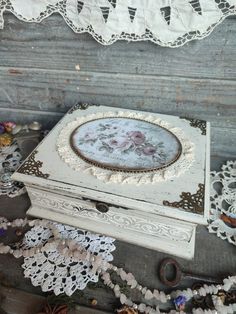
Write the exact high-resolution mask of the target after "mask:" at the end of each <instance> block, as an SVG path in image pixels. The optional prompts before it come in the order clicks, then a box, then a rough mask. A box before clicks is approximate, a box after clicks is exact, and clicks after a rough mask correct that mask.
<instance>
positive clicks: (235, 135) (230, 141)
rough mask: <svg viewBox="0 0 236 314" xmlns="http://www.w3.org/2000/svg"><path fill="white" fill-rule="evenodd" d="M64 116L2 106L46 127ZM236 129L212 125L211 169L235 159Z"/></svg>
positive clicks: (4, 113) (1, 113)
mask: <svg viewBox="0 0 236 314" xmlns="http://www.w3.org/2000/svg"><path fill="white" fill-rule="evenodd" d="M62 116H63V114H62V113H55V112H48V111H47V112H46V111H31V110H20V109H7V108H0V117H1V119H3V120H4V119H7V120H14V121H17V122H19V123H27V122H31V121H40V122H41V123H42V124H43V127H44V128H48V129H51V128H52V127H53V126H54V125H55V124H56V123H57V122H58V121H59V120H60V118H61V117H62ZM235 141H236V129H230V128H220V127H217V126H215V127H214V126H213V127H211V169H212V170H216V169H219V167H220V165H221V164H222V163H223V162H224V161H225V160H227V159H235V156H236V152H235V146H236V143H235Z"/></svg>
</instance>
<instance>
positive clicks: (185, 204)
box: [163, 183, 204, 214]
mask: <svg viewBox="0 0 236 314" xmlns="http://www.w3.org/2000/svg"><path fill="white" fill-rule="evenodd" d="M180 198H181V201H179V202H169V201H163V205H165V206H169V207H175V208H182V209H184V210H185V211H187V212H191V213H196V214H202V213H203V212H204V184H201V183H200V184H198V190H197V192H196V193H195V194H191V193H190V192H182V193H181V195H180Z"/></svg>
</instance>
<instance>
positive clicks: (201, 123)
mask: <svg viewBox="0 0 236 314" xmlns="http://www.w3.org/2000/svg"><path fill="white" fill-rule="evenodd" d="M181 119H185V120H188V121H189V122H190V125H191V126H192V127H193V128H198V129H200V130H201V134H202V135H206V124H207V123H206V121H205V120H199V119H191V118H186V117H183V118H181Z"/></svg>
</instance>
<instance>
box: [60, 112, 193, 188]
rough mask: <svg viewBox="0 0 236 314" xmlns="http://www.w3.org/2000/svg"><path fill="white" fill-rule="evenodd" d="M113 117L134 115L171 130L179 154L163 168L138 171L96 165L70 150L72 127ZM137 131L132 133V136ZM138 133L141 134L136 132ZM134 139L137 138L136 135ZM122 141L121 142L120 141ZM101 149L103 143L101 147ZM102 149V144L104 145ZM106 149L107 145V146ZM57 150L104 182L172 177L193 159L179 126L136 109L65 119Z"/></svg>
mask: <svg viewBox="0 0 236 314" xmlns="http://www.w3.org/2000/svg"><path fill="white" fill-rule="evenodd" d="M110 117H112V118H114V117H116V118H117V117H122V118H129V119H137V120H141V121H145V122H149V123H152V124H156V125H158V126H160V127H162V128H164V129H166V130H168V131H169V132H171V133H172V134H173V135H174V136H176V138H177V139H178V141H179V142H180V144H181V148H182V151H181V154H180V156H179V157H178V160H177V161H175V162H173V163H172V164H170V165H169V166H167V167H164V168H163V169H158V170H157V171H146V172H145V171H143V172H142V173H138V172H135V171H134V172H133V173H132V172H126V171H125V170H124V171H123V170H122V171H114V170H111V169H106V168H105V167H104V168H101V167H98V166H96V165H94V164H91V163H89V162H86V161H85V160H84V159H82V158H80V157H79V156H78V155H77V154H76V153H75V152H74V150H73V148H72V147H71V144H70V138H71V134H72V133H73V132H74V130H75V129H76V128H78V127H79V126H81V125H84V124H85V123H87V122H90V121H93V120H98V119H102V118H110ZM137 135H139V134H136V136H137ZM139 136H141V135H139ZM136 140H141V138H140V137H138V138H137V139H136ZM122 145H123V144H122ZM125 145H128V144H127V143H125ZM101 149H103V147H102V148H101ZM104 149H105V148H104ZM107 149H110V147H108V148H107ZM57 150H58V153H59V155H60V157H61V158H62V160H63V161H64V162H66V163H67V164H68V165H69V166H70V167H71V168H73V169H74V170H76V171H81V170H82V171H86V172H89V173H90V174H92V175H94V176H95V177H96V178H98V179H100V180H102V181H104V182H107V183H108V182H114V183H129V184H145V183H155V182H160V181H165V180H167V179H170V178H172V177H176V176H179V175H180V174H182V173H183V172H185V171H186V170H187V169H188V168H189V167H190V166H191V164H192V162H193V160H194V144H193V143H192V142H191V141H190V140H189V139H188V138H187V137H186V136H185V134H184V133H183V131H182V130H181V129H179V128H176V127H172V126H171V125H170V124H169V123H167V122H165V121H162V120H161V119H160V118H156V117H154V116H151V115H146V114H142V113H136V112H123V111H119V112H98V113H96V114H90V115H87V116H82V117H78V118H76V119H75V120H72V121H71V122H69V123H68V124H67V125H66V126H65V127H64V128H63V129H62V130H61V132H60V134H59V136H58V139H57ZM145 153H146V154H151V153H152V152H151V151H148V152H145Z"/></svg>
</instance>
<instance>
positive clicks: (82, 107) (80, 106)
mask: <svg viewBox="0 0 236 314" xmlns="http://www.w3.org/2000/svg"><path fill="white" fill-rule="evenodd" d="M91 106H99V105H93V104H76V105H74V106H73V107H72V108H71V109H70V110H69V111H68V114H72V113H73V112H74V111H76V110H86V109H88V107H91Z"/></svg>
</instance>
